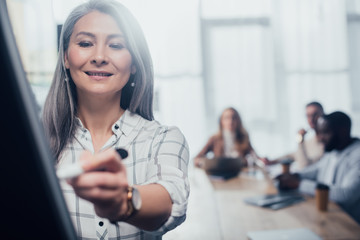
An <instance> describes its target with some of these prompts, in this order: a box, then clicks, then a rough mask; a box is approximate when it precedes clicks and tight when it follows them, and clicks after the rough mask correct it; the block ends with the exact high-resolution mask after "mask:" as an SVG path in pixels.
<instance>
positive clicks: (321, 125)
mask: <svg viewBox="0 0 360 240" xmlns="http://www.w3.org/2000/svg"><path fill="white" fill-rule="evenodd" d="M317 130H318V137H319V139H320V141H321V142H322V143H323V144H324V148H325V154H324V155H323V157H322V158H321V159H320V161H318V162H317V163H315V164H313V165H311V166H309V167H307V168H305V169H303V170H302V171H300V172H299V173H295V174H283V175H280V176H279V177H278V179H279V181H280V182H279V186H280V188H282V189H292V188H299V190H300V191H301V192H303V193H306V194H309V195H314V192H315V187H316V185H317V184H318V183H322V184H325V185H327V186H329V188H330V195H329V199H330V200H332V201H334V202H336V203H338V204H339V205H340V206H341V207H342V208H343V209H344V210H345V211H346V212H347V213H348V214H349V215H350V216H352V217H353V218H354V219H355V220H356V221H357V222H358V223H360V204H359V201H360V192H359V189H360V140H359V139H358V138H353V137H351V119H350V117H349V116H348V115H347V114H345V113H343V112H339V111H337V112H333V113H331V114H329V115H324V116H323V117H321V118H319V120H318V122H317Z"/></svg>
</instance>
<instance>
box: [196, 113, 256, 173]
mask: <svg viewBox="0 0 360 240" xmlns="http://www.w3.org/2000/svg"><path fill="white" fill-rule="evenodd" d="M209 152H212V153H213V154H214V158H219V157H230V158H241V159H243V161H244V162H243V163H242V164H245V165H246V160H245V158H244V157H245V156H247V155H248V154H251V155H253V156H256V157H257V155H256V153H255V151H254V149H253V148H252V146H251V144H250V139H249V135H248V133H247V131H246V130H245V128H244V126H243V124H242V121H241V118H240V115H239V113H238V112H237V111H236V110H235V109H234V108H232V107H230V108H226V109H225V110H224V111H223V112H222V114H221V116H220V119H219V131H218V132H217V133H216V134H215V135H213V136H212V137H210V139H209V140H208V142H207V143H206V145H205V146H204V147H203V149H202V150H201V151H200V152H199V154H198V155H197V156H196V157H195V159H194V163H195V165H196V166H198V167H200V166H202V164H203V162H204V160H205V159H206V155H207V154H208V153H209Z"/></svg>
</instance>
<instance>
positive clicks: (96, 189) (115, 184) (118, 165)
mask: <svg viewBox="0 0 360 240" xmlns="http://www.w3.org/2000/svg"><path fill="white" fill-rule="evenodd" d="M121 160H122V159H121V157H120V155H119V154H118V153H117V152H116V151H115V150H114V149H109V150H106V151H104V152H101V153H97V154H95V155H92V154H91V153H90V152H83V153H82V155H81V156H80V162H81V165H82V167H83V169H84V173H83V174H81V175H80V176H78V177H76V178H73V179H70V180H68V183H69V184H70V185H71V186H72V187H73V188H74V190H75V193H76V194H77V195H78V196H79V197H81V198H83V199H85V200H88V201H90V202H92V203H93V204H94V208H95V212H96V214H97V215H98V216H99V217H103V218H107V219H109V220H110V221H118V220H121V219H122V218H123V217H124V216H125V215H126V213H127V210H128V203H127V191H128V181H127V177H126V168H125V166H124V164H122V162H121Z"/></svg>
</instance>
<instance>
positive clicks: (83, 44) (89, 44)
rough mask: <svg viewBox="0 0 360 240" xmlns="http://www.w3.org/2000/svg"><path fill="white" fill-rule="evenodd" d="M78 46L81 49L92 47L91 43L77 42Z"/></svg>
mask: <svg viewBox="0 0 360 240" xmlns="http://www.w3.org/2000/svg"><path fill="white" fill-rule="evenodd" d="M78 44H79V46H80V47H83V48H87V47H91V46H92V45H93V44H92V43H91V42H79V43H78Z"/></svg>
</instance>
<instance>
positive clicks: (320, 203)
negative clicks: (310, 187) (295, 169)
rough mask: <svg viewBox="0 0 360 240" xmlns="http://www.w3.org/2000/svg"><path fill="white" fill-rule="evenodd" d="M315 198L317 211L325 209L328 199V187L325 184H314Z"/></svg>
mask: <svg viewBox="0 0 360 240" xmlns="http://www.w3.org/2000/svg"><path fill="white" fill-rule="evenodd" d="M315 200H316V207H317V209H318V210H319V211H322V212H325V211H327V208H328V201H329V187H328V186H327V185H325V184H322V183H318V184H317V185H316V190H315Z"/></svg>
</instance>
